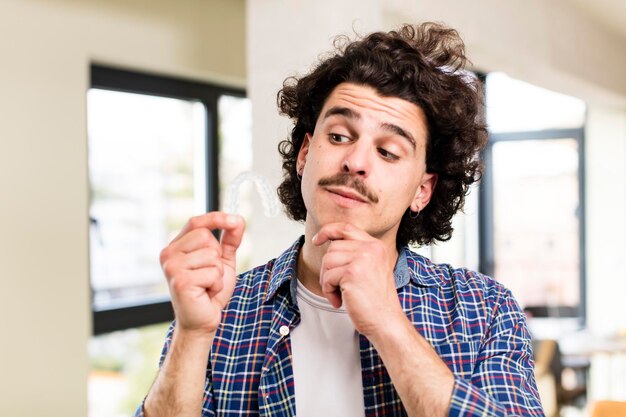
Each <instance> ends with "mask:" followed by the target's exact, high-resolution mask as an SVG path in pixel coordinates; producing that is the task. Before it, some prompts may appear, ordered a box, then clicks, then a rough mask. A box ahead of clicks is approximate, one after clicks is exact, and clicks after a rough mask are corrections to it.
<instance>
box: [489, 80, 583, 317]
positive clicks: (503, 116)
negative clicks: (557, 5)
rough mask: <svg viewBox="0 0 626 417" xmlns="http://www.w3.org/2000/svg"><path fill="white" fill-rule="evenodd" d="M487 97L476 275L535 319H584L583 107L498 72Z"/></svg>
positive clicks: (575, 102) (569, 98)
mask: <svg viewBox="0 0 626 417" xmlns="http://www.w3.org/2000/svg"><path fill="white" fill-rule="evenodd" d="M486 93H487V121H488V125H489V128H490V137H489V143H488V145H487V147H486V150H485V153H484V161H485V175H484V177H483V180H482V183H481V189H480V191H481V194H480V199H481V219H480V220H481V222H480V223H481V226H480V242H481V245H480V246H481V250H480V270H481V271H482V272H484V273H486V274H488V275H491V276H494V277H495V278H496V279H497V280H498V281H501V282H502V283H503V284H505V285H506V286H507V287H508V288H510V289H511V290H512V291H513V293H514V294H515V296H516V298H517V299H518V301H519V302H520V304H522V307H523V308H525V309H526V311H527V312H528V313H529V314H531V315H533V316H536V317H555V318H562V317H574V318H582V319H584V305H585V303H584V301H585V293H584V257H583V256H582V254H583V253H584V246H583V245H584V205H583V201H584V198H583V192H584V189H583V172H584V171H583V170H584V165H583V155H584V140H583V139H584V138H583V126H584V120H585V105H584V103H583V102H582V101H581V100H578V99H576V98H573V97H568V96H564V95H562V94H557V93H554V92H552V91H548V90H544V89H542V88H539V87H536V86H533V85H530V84H527V83H523V82H521V81H518V80H515V79H512V78H510V77H508V76H506V75H505V74H501V73H492V74H489V75H488V76H487V80H486Z"/></svg>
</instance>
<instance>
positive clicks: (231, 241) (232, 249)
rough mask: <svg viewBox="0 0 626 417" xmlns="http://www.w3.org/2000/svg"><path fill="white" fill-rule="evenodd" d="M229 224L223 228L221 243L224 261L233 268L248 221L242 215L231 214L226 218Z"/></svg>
mask: <svg viewBox="0 0 626 417" xmlns="http://www.w3.org/2000/svg"><path fill="white" fill-rule="evenodd" d="M226 222H227V225H226V227H224V228H223V232H222V237H221V239H220V245H221V246H222V258H223V259H224V262H226V263H227V264H229V265H230V266H231V267H232V268H233V269H234V268H235V259H236V255H237V249H238V248H239V245H241V239H242V238H243V231H244V230H245V228H246V223H245V221H244V220H243V218H242V217H241V216H237V215H233V214H231V215H229V216H228V217H227V219H226Z"/></svg>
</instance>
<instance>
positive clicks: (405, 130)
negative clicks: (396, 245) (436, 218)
mask: <svg viewBox="0 0 626 417" xmlns="http://www.w3.org/2000/svg"><path fill="white" fill-rule="evenodd" d="M426 137H427V125H426V118H425V116H424V113H423V112H422V110H421V109H420V108H419V107H418V106H416V105H415V104H413V103H411V102H409V101H406V100H403V99H400V98H395V97H382V96H380V95H378V94H377V92H376V91H375V90H374V89H372V88H371V87H368V86H362V85H356V84H350V83H342V84H339V85H338V86H337V87H335V89H334V90H333V91H332V93H331V94H330V95H329V97H328V99H327V100H326V103H325V104H324V107H323V108H322V111H321V112H320V116H319V118H318V120H317V123H316V125H315V131H314V132H313V134H312V135H310V134H307V135H306V137H305V139H304V143H303V145H302V148H301V149H300V152H299V154H298V171H299V172H300V173H301V175H302V197H303V199H304V203H305V205H306V208H307V219H306V221H307V223H309V222H312V224H311V226H313V227H314V229H318V228H319V227H321V226H323V225H325V224H327V223H331V222H350V223H352V224H354V225H355V226H357V227H359V228H361V229H363V230H365V231H367V232H368V233H369V234H371V235H372V236H374V237H377V238H379V239H381V238H388V239H389V241H392V240H393V241H394V242H395V236H396V233H397V230H398V226H399V224H400V220H401V219H402V215H403V214H404V213H405V211H406V209H407V208H409V207H410V208H411V209H412V210H413V211H421V210H422V209H423V208H424V207H425V206H426V204H428V201H429V200H430V197H431V195H432V192H433V189H434V186H435V183H436V180H437V177H436V175H435V174H428V173H426V172H425V171H426Z"/></svg>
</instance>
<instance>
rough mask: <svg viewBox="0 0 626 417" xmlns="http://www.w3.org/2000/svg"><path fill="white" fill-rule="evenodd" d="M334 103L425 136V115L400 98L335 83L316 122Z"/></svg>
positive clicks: (357, 85) (369, 88) (369, 89)
mask: <svg viewBox="0 0 626 417" xmlns="http://www.w3.org/2000/svg"><path fill="white" fill-rule="evenodd" d="M337 106H339V107H347V108H349V109H353V110H355V111H356V112H358V113H359V114H360V115H362V116H363V117H365V118H370V119H374V121H377V122H380V123H386V122H393V123H395V124H399V125H401V127H402V128H404V129H407V130H409V131H410V132H411V133H412V134H413V135H414V137H416V138H419V137H424V138H426V136H427V129H428V128H427V125H426V116H425V115H424V112H423V111H422V109H421V108H420V107H419V106H417V105H415V104H414V103H411V102H410V101H407V100H404V99H402V98H398V97H384V96H381V95H379V94H378V92H377V91H376V90H374V88H372V87H369V86H366V85H359V84H352V83H341V84H339V85H337V87H335V89H334V90H333V91H332V92H331V93H330V95H329V96H328V98H327V99H326V102H325V103H324V107H323V108H322V111H321V112H320V115H319V119H318V122H320V121H321V120H323V118H324V115H325V113H326V111H327V110H328V109H330V108H332V107H337Z"/></svg>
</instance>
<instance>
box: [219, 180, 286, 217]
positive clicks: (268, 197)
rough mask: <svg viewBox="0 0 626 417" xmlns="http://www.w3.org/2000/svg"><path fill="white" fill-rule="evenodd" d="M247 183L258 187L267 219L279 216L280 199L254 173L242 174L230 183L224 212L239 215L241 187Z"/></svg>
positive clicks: (266, 183) (264, 181) (267, 184)
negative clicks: (249, 182)
mask: <svg viewBox="0 0 626 417" xmlns="http://www.w3.org/2000/svg"><path fill="white" fill-rule="evenodd" d="M246 181H252V182H253V183H254V185H255V186H256V190H257V192H258V194H259V196H260V197H261V205H262V206H263V214H265V216H267V217H276V216H278V213H279V211H280V208H279V204H278V197H277V196H276V194H275V193H274V191H273V190H272V188H271V187H270V185H269V183H268V182H267V180H266V179H265V178H263V177H262V176H260V175H258V174H255V173H254V172H252V171H246V172H242V173H241V174H239V175H237V176H236V177H235V179H234V180H233V181H232V182H231V183H230V185H229V186H228V190H227V191H226V199H225V201H224V211H226V212H227V213H232V214H237V210H238V209H239V187H240V186H241V184H243V183H244V182H246Z"/></svg>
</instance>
